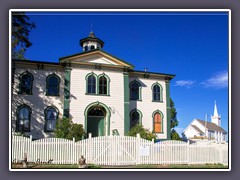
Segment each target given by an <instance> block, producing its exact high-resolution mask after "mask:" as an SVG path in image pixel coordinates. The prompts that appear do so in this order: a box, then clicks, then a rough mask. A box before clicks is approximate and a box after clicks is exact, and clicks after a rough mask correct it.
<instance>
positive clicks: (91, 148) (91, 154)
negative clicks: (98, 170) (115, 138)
mask: <svg viewBox="0 0 240 180" xmlns="http://www.w3.org/2000/svg"><path fill="white" fill-rule="evenodd" d="M88 138H89V141H87V142H89V144H86V146H88V145H89V148H90V149H89V155H88V159H87V162H88V163H93V162H92V160H93V142H92V133H88ZM86 153H88V152H86Z"/></svg>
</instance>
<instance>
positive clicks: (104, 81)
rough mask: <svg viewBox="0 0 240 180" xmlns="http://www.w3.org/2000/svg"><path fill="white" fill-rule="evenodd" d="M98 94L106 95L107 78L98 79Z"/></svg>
mask: <svg viewBox="0 0 240 180" xmlns="http://www.w3.org/2000/svg"><path fill="white" fill-rule="evenodd" d="M99 94H107V78H106V77H104V76H102V77H100V79H99Z"/></svg>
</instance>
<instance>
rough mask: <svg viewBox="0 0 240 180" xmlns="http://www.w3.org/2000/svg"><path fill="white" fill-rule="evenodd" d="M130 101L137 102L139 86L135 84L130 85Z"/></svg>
mask: <svg viewBox="0 0 240 180" xmlns="http://www.w3.org/2000/svg"><path fill="white" fill-rule="evenodd" d="M131 99H132V100H139V84H138V83H136V82H134V83H132V84H131Z"/></svg>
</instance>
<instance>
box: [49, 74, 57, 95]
mask: <svg viewBox="0 0 240 180" xmlns="http://www.w3.org/2000/svg"><path fill="white" fill-rule="evenodd" d="M47 95H50V96H58V95H59V79H58V77H57V76H55V75H53V76H50V77H48V79H47Z"/></svg>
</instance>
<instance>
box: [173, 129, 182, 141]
mask: <svg viewBox="0 0 240 180" xmlns="http://www.w3.org/2000/svg"><path fill="white" fill-rule="evenodd" d="M171 139H172V140H182V138H180V136H179V134H178V133H177V132H176V131H175V129H172V131H171Z"/></svg>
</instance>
